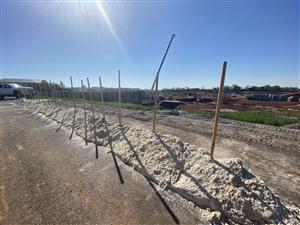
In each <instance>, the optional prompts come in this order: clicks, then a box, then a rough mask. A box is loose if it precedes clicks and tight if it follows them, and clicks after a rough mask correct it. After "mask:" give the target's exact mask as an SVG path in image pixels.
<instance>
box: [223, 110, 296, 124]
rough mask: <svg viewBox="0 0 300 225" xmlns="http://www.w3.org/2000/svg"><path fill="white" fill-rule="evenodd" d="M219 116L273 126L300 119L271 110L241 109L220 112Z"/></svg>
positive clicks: (291, 122)
mask: <svg viewBox="0 0 300 225" xmlns="http://www.w3.org/2000/svg"><path fill="white" fill-rule="evenodd" d="M221 117H222V118H226V119H232V120H239V121H245V122H250V123H259V124H267V125H273V126H278V127H280V126H284V125H288V124H294V123H300V119H294V118H288V117H285V116H282V115H279V114H277V113H276V112H273V111H267V110H259V111H243V112H221Z"/></svg>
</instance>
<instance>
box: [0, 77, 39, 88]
mask: <svg viewBox="0 0 300 225" xmlns="http://www.w3.org/2000/svg"><path fill="white" fill-rule="evenodd" d="M41 82H42V80H38V79H18V78H3V79H0V83H15V84H20V85H22V86H30V87H33V86H36V85H37V84H40V83H41Z"/></svg>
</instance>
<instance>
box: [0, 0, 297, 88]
mask: <svg viewBox="0 0 300 225" xmlns="http://www.w3.org/2000/svg"><path fill="white" fill-rule="evenodd" d="M299 11H300V1H298V0H295V1H288V0H284V1H283V0H282V1H272V0H270V1H110V2H109V1H89V2H87V1H14V0H10V1H5V0H2V1H1V77H2V78H32V79H44V80H51V81H54V82H59V81H62V82H64V83H65V84H66V86H69V85H70V82H69V77H70V76H72V78H73V82H74V83H75V86H79V84H80V80H81V79H83V80H86V78H87V77H88V78H89V79H90V82H91V84H92V86H98V77H99V76H101V77H102V81H103V85H104V86H106V87H117V84H118V81H117V73H118V70H120V71H121V86H122V87H131V88H148V89H149V88H151V86H152V83H153V80H154V77H155V74H156V72H157V70H158V67H159V64H160V62H161V60H162V57H163V54H164V52H165V49H166V47H167V45H168V42H169V40H170V38H171V35H172V34H173V33H175V34H176V36H175V38H174V40H173V43H172V45H171V47H170V51H169V53H168V56H167V58H166V61H165V63H164V65H163V68H162V70H161V73H160V81H159V88H172V87H199V88H203V87H205V88H211V87H216V86H218V85H219V80H220V74H221V67H222V63H223V61H224V60H226V61H227V62H228V67H227V73H226V80H225V85H232V84H238V85H241V86H246V85H257V86H261V85H267V84H270V85H281V86H293V87H300V75H299V70H300V68H299V67H300V65H299V64H300V63H299V51H300V49H299Z"/></svg>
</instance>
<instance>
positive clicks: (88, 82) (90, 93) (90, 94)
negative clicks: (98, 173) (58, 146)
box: [86, 77, 99, 159]
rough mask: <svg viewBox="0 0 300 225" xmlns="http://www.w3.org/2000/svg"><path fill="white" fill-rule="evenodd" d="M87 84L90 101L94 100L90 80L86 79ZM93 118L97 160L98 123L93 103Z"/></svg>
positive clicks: (97, 156)
mask: <svg viewBox="0 0 300 225" xmlns="http://www.w3.org/2000/svg"><path fill="white" fill-rule="evenodd" d="M86 81H87V84H88V89H89V97H90V100H92V91H91V86H90V81H89V78H88V77H87V78H86ZM92 116H93V130H94V142H95V147H96V159H98V158H99V155H98V145H97V132H96V122H95V110H94V105H93V103H92Z"/></svg>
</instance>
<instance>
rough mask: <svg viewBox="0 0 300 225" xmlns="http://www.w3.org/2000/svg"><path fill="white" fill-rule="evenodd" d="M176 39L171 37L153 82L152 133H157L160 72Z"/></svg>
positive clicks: (173, 35)
mask: <svg viewBox="0 0 300 225" xmlns="http://www.w3.org/2000/svg"><path fill="white" fill-rule="evenodd" d="M174 37H175V34H172V37H171V39H170V41H169V44H168V47H167V49H166V52H165V54H164V56H163V59H162V61H161V63H160V65H159V68H158V71H157V73H156V76H155V79H154V82H153V85H152V88H151V90H153V88H154V85H155V92H154V98H153V101H154V103H153V124H152V125H153V127H152V131H153V132H155V127H156V114H157V98H158V81H159V73H160V71H161V68H162V66H163V64H164V62H165V59H166V57H167V54H168V51H169V49H170V46H171V44H172V41H173V39H174Z"/></svg>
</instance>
